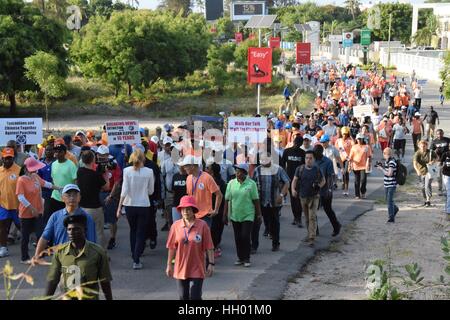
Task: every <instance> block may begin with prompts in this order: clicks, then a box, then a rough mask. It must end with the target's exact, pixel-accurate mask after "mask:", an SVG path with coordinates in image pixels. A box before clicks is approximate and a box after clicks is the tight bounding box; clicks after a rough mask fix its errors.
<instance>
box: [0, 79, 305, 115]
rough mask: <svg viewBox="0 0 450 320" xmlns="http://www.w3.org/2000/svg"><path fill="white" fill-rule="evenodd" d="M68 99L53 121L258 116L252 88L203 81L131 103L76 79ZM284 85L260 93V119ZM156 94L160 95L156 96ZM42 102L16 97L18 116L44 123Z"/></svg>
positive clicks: (161, 85)
mask: <svg viewBox="0 0 450 320" xmlns="http://www.w3.org/2000/svg"><path fill="white" fill-rule="evenodd" d="M67 84H68V92H69V93H68V95H67V96H66V97H65V98H64V99H61V100H56V101H53V103H52V104H51V106H50V107H49V116H50V117H51V118H57V119H58V118H67V117H70V116H73V115H74V114H77V115H81V114H82V115H112V116H120V115H127V116H133V115H134V116H138V115H140V116H142V115H148V116H150V117H152V118H182V117H185V116H189V115H193V114H202V115H218V113H219V112H220V111H226V112H231V113H233V114H234V115H239V116H250V115H252V114H254V113H256V109H257V107H256V105H257V98H256V94H257V91H256V86H252V87H250V86H247V85H242V86H230V85H229V86H227V87H226V88H225V89H224V92H223V93H222V94H217V93H216V92H214V91H215V89H214V87H213V86H210V84H209V82H208V81H207V80H203V82H202V80H198V81H197V82H196V83H194V84H193V85H189V82H186V83H183V82H182V81H180V80H177V79H175V80H173V81H172V82H170V83H168V82H165V81H162V80H161V81H159V82H158V83H157V86H155V87H151V88H150V89H148V90H145V92H144V93H139V92H137V91H135V92H133V95H132V96H131V97H128V96H126V95H124V94H123V93H122V92H121V94H119V96H118V97H117V98H116V97H115V96H114V90H113V88H112V86H110V85H107V84H103V83H100V82H97V81H92V80H86V79H83V78H79V77H70V78H69V79H68V80H67ZM283 85H284V81H283V80H276V79H274V83H272V84H271V85H270V86H266V87H264V86H262V88H261V105H260V107H261V111H260V112H261V113H268V112H270V111H275V112H277V111H278V109H279V106H280V105H281V104H282V103H283V101H284V98H283V96H282V94H281V93H282V89H283ZM158 90H159V91H158ZM313 99H314V97H313V96H312V95H311V94H303V95H302V96H301V98H300V108H301V109H303V110H305V109H308V110H309V109H310V108H311V104H312V101H313ZM41 101H42V100H41V97H40V95H39V94H37V93H34V92H26V93H21V94H20V95H18V97H17V105H18V106H17V110H18V114H19V116H29V117H31V116H37V117H44V107H43V105H42V104H41ZM1 103H2V101H1V100H0V116H3V115H5V116H9V106H8V104H7V103H4V105H3V106H2V104H1Z"/></svg>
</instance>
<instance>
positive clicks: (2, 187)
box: [0, 147, 20, 258]
mask: <svg viewBox="0 0 450 320" xmlns="http://www.w3.org/2000/svg"><path fill="white" fill-rule="evenodd" d="M2 160H3V166H2V167H0V258H3V257H7V256H8V255H9V252H8V248H7V242H8V230H9V227H10V226H11V222H12V221H14V223H15V224H16V225H19V218H18V216H17V208H18V207H19V201H18V200H17V196H16V186H17V179H18V178H19V174H20V167H19V166H18V165H17V164H15V163H14V149H13V148H8V147H6V148H4V149H3V150H2Z"/></svg>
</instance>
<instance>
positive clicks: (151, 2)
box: [139, 0, 450, 9]
mask: <svg viewBox="0 0 450 320" xmlns="http://www.w3.org/2000/svg"><path fill="white" fill-rule="evenodd" d="M449 1H450V0H449ZM301 2H306V0H305V1H301ZM315 2H316V3H317V4H321V5H322V4H330V3H331V4H336V5H342V4H343V3H344V2H345V0H316V1H315ZM369 2H370V1H368V0H362V1H361V3H362V4H367V3H369ZM372 2H375V3H378V2H397V1H395V0H394V1H393V0H374V1H372ZM400 2H409V3H423V2H424V0H406V1H400ZM159 3H160V1H159V0H140V1H139V7H140V8H145V9H155V8H156V7H157V6H158V5H159Z"/></svg>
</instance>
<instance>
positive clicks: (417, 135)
mask: <svg viewBox="0 0 450 320" xmlns="http://www.w3.org/2000/svg"><path fill="white" fill-rule="evenodd" d="M420 116H421V114H420V113H419V112H416V113H415V114H414V118H413V119H412V139H413V145H414V152H416V151H417V150H419V146H418V145H417V143H418V142H419V141H420V140H421V139H422V134H423V133H424V132H425V129H424V126H423V121H422V119H420Z"/></svg>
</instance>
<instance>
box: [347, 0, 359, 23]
mask: <svg viewBox="0 0 450 320" xmlns="http://www.w3.org/2000/svg"><path fill="white" fill-rule="evenodd" d="M360 5H361V3H360V2H359V1H358V0H346V1H345V7H346V8H347V9H348V11H349V12H350V13H351V14H352V17H353V20H355V14H356V13H358V12H359V6H360Z"/></svg>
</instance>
